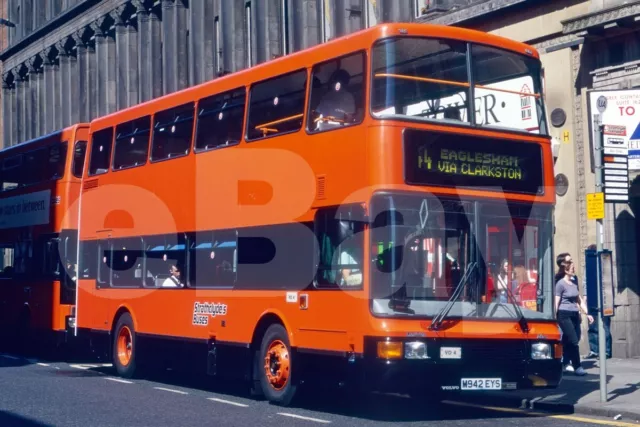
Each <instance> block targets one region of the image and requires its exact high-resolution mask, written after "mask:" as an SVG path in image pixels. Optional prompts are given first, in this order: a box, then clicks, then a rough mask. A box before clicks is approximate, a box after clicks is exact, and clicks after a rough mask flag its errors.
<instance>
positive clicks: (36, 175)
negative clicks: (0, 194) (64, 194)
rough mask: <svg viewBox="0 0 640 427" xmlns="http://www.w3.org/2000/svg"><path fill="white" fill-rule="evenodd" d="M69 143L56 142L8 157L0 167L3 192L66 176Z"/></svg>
mask: <svg viewBox="0 0 640 427" xmlns="http://www.w3.org/2000/svg"><path fill="white" fill-rule="evenodd" d="M66 159H67V142H66V141H65V142H62V143H60V142H55V143H53V144H50V145H46V146H44V147H41V148H37V149H35V150H31V151H28V152H26V153H22V154H18V155H15V156H11V157H8V158H7V159H5V160H4V161H3V162H2V164H1V165H0V166H1V167H0V181H1V183H2V185H1V187H0V189H1V190H11V189H13V188H17V187H22V186H25V185H33V184H38V183H41V182H46V181H50V180H56V179H60V178H62V177H63V176H64V168H65V164H66Z"/></svg>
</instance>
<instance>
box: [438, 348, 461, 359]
mask: <svg viewBox="0 0 640 427" xmlns="http://www.w3.org/2000/svg"><path fill="white" fill-rule="evenodd" d="M461 357H462V349H461V348H460V347H440V359H460V358H461Z"/></svg>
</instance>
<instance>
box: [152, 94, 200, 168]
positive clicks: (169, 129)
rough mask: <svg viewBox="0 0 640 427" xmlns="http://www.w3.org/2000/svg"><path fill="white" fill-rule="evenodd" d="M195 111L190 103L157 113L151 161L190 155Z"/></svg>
mask: <svg viewBox="0 0 640 427" xmlns="http://www.w3.org/2000/svg"><path fill="white" fill-rule="evenodd" d="M193 109H194V104H193V103H189V104H185V105H182V106H180V107H176V108H172V109H170V110H165V111H161V112H159V113H156V115H155V118H154V126H153V148H152V149H151V161H152V162H157V161H160V160H165V159H174V158H176V157H182V156H186V155H187V154H189V149H190V147H191V137H192V136H193Z"/></svg>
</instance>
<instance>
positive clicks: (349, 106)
mask: <svg viewBox="0 0 640 427" xmlns="http://www.w3.org/2000/svg"><path fill="white" fill-rule="evenodd" d="M350 79H351V76H350V75H349V73H348V72H346V71H345V70H343V69H338V70H336V71H335V72H334V73H333V74H332V75H331V78H330V79H329V91H328V92H327V93H326V94H325V95H324V96H323V97H322V99H321V100H320V104H318V108H316V112H317V113H318V114H319V117H318V118H317V119H316V120H317V121H316V130H327V129H332V128H335V127H337V126H341V125H343V124H345V123H347V122H350V121H352V120H353V117H354V115H355V113H356V102H355V100H354V98H353V95H352V94H351V92H349V90H348V89H347V85H348V84H349V80H350Z"/></svg>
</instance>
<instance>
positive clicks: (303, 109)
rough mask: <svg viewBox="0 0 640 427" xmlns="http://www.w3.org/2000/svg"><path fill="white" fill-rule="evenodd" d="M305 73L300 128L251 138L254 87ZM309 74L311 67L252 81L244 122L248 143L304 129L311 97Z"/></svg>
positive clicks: (244, 133) (245, 136)
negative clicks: (309, 94)
mask: <svg viewBox="0 0 640 427" xmlns="http://www.w3.org/2000/svg"><path fill="white" fill-rule="evenodd" d="M303 71H304V73H305V76H306V77H305V88H304V103H303V106H302V117H301V119H302V123H301V125H300V129H297V130H291V131H287V132H280V133H276V134H273V135H267V136H263V137H262V138H249V123H250V121H251V120H250V117H251V100H252V95H253V89H254V87H256V86H258V85H262V84H264V83H267V82H270V81H273V80H276V79H281V78H284V77H288V76H292V75H294V74H296V73H301V72H303ZM309 76H310V70H309V68H298V69H297V70H294V71H290V72H288V73H285V74H278V75H277V76H272V77H269V78H267V79H263V80H260V81H256V82H253V83H251V85H250V86H249V90H248V94H247V96H248V98H247V103H246V105H247V107H246V112H245V124H244V132H243V139H244V140H245V141H246V142H247V143H254V142H259V141H264V140H267V139H270V138H275V137H277V136H283V135H292V134H294V133H298V132H300V131H302V129H304V127H305V122H306V120H307V119H306V117H305V115H306V111H307V106H308V104H309V98H308V96H307V95H308V90H309V89H308V88H309Z"/></svg>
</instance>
